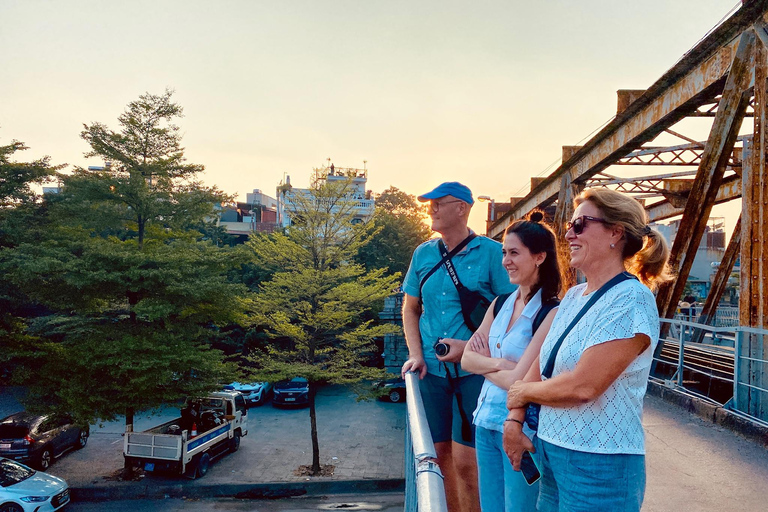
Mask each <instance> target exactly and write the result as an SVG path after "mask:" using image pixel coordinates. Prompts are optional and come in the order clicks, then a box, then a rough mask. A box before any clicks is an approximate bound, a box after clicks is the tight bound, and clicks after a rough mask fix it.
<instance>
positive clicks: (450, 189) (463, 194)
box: [417, 181, 475, 204]
mask: <svg viewBox="0 0 768 512" xmlns="http://www.w3.org/2000/svg"><path fill="white" fill-rule="evenodd" d="M445 196H453V197H455V198H456V199H459V200H461V201H464V202H465V203H467V204H474V203H475V200H474V199H472V191H471V190H469V187H467V186H466V185H462V184H461V183H459V182H458V181H447V182H445V183H441V184H440V185H438V186H437V187H435V189H434V190H432V191H431V192H427V193H426V194H422V195H420V196H419V197H418V198H417V199H418V200H419V201H421V202H422V203H423V202H426V201H429V200H431V199H440V198H441V197H445Z"/></svg>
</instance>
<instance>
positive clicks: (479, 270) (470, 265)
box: [456, 261, 488, 291]
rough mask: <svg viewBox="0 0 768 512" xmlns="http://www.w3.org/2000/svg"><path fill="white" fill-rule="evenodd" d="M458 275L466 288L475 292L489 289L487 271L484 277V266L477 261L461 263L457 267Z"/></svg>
mask: <svg viewBox="0 0 768 512" xmlns="http://www.w3.org/2000/svg"><path fill="white" fill-rule="evenodd" d="M456 273H457V274H458V275H459V281H461V284H463V285H464V286H465V287H467V288H469V289H470V290H474V291H485V290H487V289H488V275H487V269H486V272H485V274H486V275H485V276H484V275H483V265H480V264H478V263H477V262H476V261H469V262H466V263H465V262H461V263H460V264H458V265H456Z"/></svg>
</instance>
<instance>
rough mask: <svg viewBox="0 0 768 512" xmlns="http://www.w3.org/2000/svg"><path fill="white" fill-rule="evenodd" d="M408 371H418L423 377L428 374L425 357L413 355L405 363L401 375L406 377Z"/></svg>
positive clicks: (421, 377)
mask: <svg viewBox="0 0 768 512" xmlns="http://www.w3.org/2000/svg"><path fill="white" fill-rule="evenodd" d="M408 372H418V374H419V378H420V379H423V378H424V376H425V375H426V374H427V363H426V361H424V358H423V357H411V358H409V359H408V360H407V361H406V362H405V363H403V369H402V370H400V375H402V377H403V378H405V374H406V373H408Z"/></svg>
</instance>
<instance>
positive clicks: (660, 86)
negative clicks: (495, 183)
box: [489, 0, 768, 237]
mask: <svg viewBox="0 0 768 512" xmlns="http://www.w3.org/2000/svg"><path fill="white" fill-rule="evenodd" d="M767 10H768V0H753V1H749V2H745V3H743V4H742V6H741V8H740V9H739V10H738V11H737V12H736V14H734V15H733V16H731V17H730V18H729V19H728V20H726V21H725V22H724V23H723V24H721V25H720V26H719V27H717V28H716V29H715V30H714V31H712V33H711V34H709V35H708V36H707V37H706V38H704V39H703V40H702V41H700V42H699V43H698V44H697V45H696V47H694V48H693V49H692V50H690V51H689V52H687V53H686V54H685V55H684V56H683V57H682V58H681V59H680V61H679V62H678V63H677V64H675V65H674V66H673V67H672V68H671V69H670V70H669V71H667V72H666V73H664V75H663V76H662V77H661V78H660V79H659V80H657V81H656V83H654V84H653V85H652V86H651V87H649V88H648V91H647V92H646V93H645V94H643V95H642V96H640V97H639V98H637V99H636V100H635V101H633V102H632V103H631V104H629V105H628V106H627V108H626V110H624V111H623V112H621V113H620V114H618V115H617V117H616V118H615V119H614V120H613V121H612V122H611V123H609V124H608V125H607V126H606V127H605V128H603V129H602V130H601V131H600V132H599V133H598V134H597V135H596V136H595V137H593V138H592V139H591V140H590V141H589V142H588V143H587V144H586V145H585V146H584V148H583V149H582V150H580V151H578V152H576V153H575V154H574V155H573V157H572V158H570V159H568V160H564V161H563V165H561V166H560V167H559V168H558V169H557V170H555V171H554V172H553V173H552V174H551V175H550V176H549V177H548V178H547V179H546V180H544V182H543V183H541V184H540V185H539V186H538V187H536V189H534V190H531V192H530V193H529V194H528V195H527V196H526V197H525V199H524V200H523V201H521V202H520V204H518V205H517V207H516V208H513V209H512V210H510V211H509V212H507V213H506V214H504V215H503V216H502V217H501V218H500V219H499V220H498V221H497V222H496V223H495V224H494V225H493V226H491V228H490V230H489V235H490V236H492V237H498V236H499V235H500V234H501V233H502V232H503V231H504V229H505V228H506V227H507V226H508V225H509V223H510V220H511V219H514V218H517V217H519V216H521V215H523V214H525V213H527V212H529V211H530V210H531V209H533V208H535V207H545V206H548V205H549V204H551V203H552V201H554V200H555V198H556V197H557V193H558V187H559V182H560V179H559V178H560V176H561V175H562V174H563V173H564V172H566V171H568V170H571V171H573V173H572V176H573V180H574V181H583V180H584V179H588V178H589V177H591V176H590V173H591V174H594V173H597V172H599V171H600V170H602V169H603V168H605V167H607V166H608V165H611V164H612V163H614V162H615V161H616V160H618V159H619V158H621V157H623V156H625V155H626V154H628V153H629V152H630V151H632V150H633V149H635V148H637V147H639V146H641V145H642V144H643V143H645V142H648V141H650V140H652V139H653V137H655V135H657V134H658V133H659V132H661V131H662V130H663V129H664V128H667V127H669V126H671V125H672V124H674V123H675V122H677V121H678V120H680V119H682V118H684V117H686V116H688V115H695V112H696V108H698V107H699V106H701V105H704V104H709V103H712V102H713V100H714V98H715V97H716V95H717V92H718V91H717V90H716V89H717V88H719V85H720V84H719V83H718V82H720V81H721V80H722V79H723V77H724V76H725V73H726V72H727V71H728V69H729V66H730V63H731V61H732V55H733V53H734V50H735V47H736V45H737V41H738V38H739V36H740V35H741V34H742V33H743V32H744V31H745V30H748V29H750V28H751V26H752V25H753V24H754V23H755V22H756V21H757V20H759V19H762V17H763V15H764V13H765V12H766V11H767ZM700 96H703V97H700ZM608 139H610V140H608Z"/></svg>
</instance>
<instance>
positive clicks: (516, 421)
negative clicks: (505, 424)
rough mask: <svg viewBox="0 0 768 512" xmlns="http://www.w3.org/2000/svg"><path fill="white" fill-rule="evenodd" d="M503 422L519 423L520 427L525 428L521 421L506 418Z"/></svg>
mask: <svg viewBox="0 0 768 512" xmlns="http://www.w3.org/2000/svg"><path fill="white" fill-rule="evenodd" d="M504 421H514V422H515V423H519V424H520V425H523V426H525V425H524V424H523V422H522V421H520V420H516V419H515V418H507V419H505V420H504Z"/></svg>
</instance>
